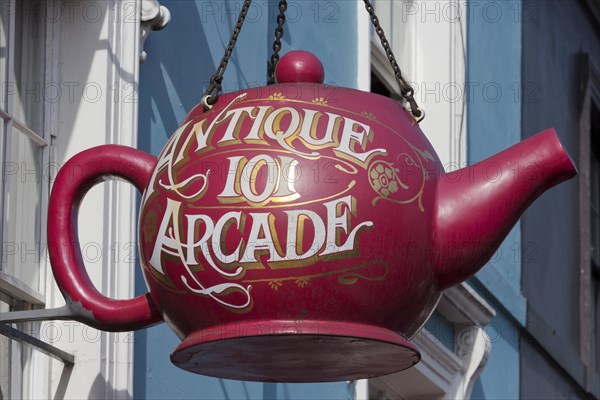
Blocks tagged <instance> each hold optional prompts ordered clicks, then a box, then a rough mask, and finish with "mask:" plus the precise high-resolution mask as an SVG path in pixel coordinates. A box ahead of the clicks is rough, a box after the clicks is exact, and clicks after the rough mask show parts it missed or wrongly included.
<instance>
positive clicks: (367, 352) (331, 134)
mask: <svg viewBox="0 0 600 400" xmlns="http://www.w3.org/2000/svg"><path fill="white" fill-rule="evenodd" d="M286 62H287V59H286V58H285V57H284V58H282V60H281V61H280V63H283V66H285V65H286ZM307 63H308V64H311V63H312V64H314V63H313V61H310V60H308V61H307ZM292 64H294V63H293V62H292ZM281 68H283V67H281ZM277 71H280V69H278V70H277ZM307 76H309V78H302V74H298V73H296V72H294V73H290V76H289V77H287V78H285V79H279V78H280V77H278V81H280V82H281V81H287V82H295V83H285V84H277V85H273V86H268V87H261V88H253V89H248V90H244V91H240V92H235V93H230V94H224V95H222V96H221V97H220V98H219V100H218V102H217V103H216V105H215V106H214V107H213V108H212V109H211V110H210V111H209V112H205V111H204V109H203V107H202V106H201V105H199V106H197V107H196V108H195V109H194V110H192V112H191V113H190V114H189V115H188V116H187V118H186V120H185V121H184V122H183V124H182V126H181V127H180V128H179V129H178V130H177V131H176V132H175V133H174V135H173V136H172V137H171V139H170V141H169V142H168V143H167V145H166V146H165V148H164V149H163V151H162V153H161V154H160V156H159V158H158V161H156V160H155V159H154V158H152V157H150V156H145V155H143V154H142V153H140V152H138V151H135V150H124V149H123V148H122V147H116V146H112V147H111V146H104V147H101V148H98V149H92V150H89V151H87V152H84V153H82V154H80V155H78V156H76V157H75V158H74V159H73V160H71V161H70V162H69V164H67V165H66V166H65V167H64V168H63V170H64V169H65V168H66V169H67V170H69V169H72V167H71V165H73V164H74V165H77V164H87V163H91V164H93V165H98V166H99V168H98V169H97V170H95V172H93V173H86V174H84V175H82V176H81V177H78V178H77V179H75V180H73V179H72V178H69V177H68V175H66V174H68V172H63V170H61V173H60V174H59V179H57V181H56V182H55V187H54V190H53V194H52V198H51V213H50V220H49V232H48V235H49V238H52V243H53V245H54V246H57V247H58V248H60V247H61V244H63V243H74V242H76V224H74V222H72V221H75V219H74V216H75V215H76V209H77V205H78V204H79V201H80V199H81V197H82V196H83V195H84V194H85V192H86V191H87V189H89V187H91V186H92V185H93V184H94V183H95V182H97V181H98V180H99V179H104V177H106V176H108V175H118V176H121V177H125V178H126V179H128V180H130V181H131V182H132V183H134V184H135V185H136V187H138V189H140V190H142V189H144V188H145V190H144V194H143V197H142V203H141V210H140V220H139V238H140V243H139V246H140V256H141V261H142V266H143V270H144V275H145V278H146V283H147V285H148V288H149V291H150V295H149V296H150V297H151V300H150V299H149V297H148V296H146V297H141V298H137V299H134V300H127V301H114V300H110V299H106V298H104V297H102V296H101V295H99V293H97V291H96V290H95V289H94V288H93V287H92V285H91V284H90V282H89V278H88V277H87V274H86V273H85V270H84V268H83V265H82V263H81V256H80V255H79V249H78V248H77V246H75V247H71V248H70V249H69V250H63V251H61V252H58V253H56V254H55V255H54V256H53V257H52V259H51V260H52V265H53V269H54V272H55V276H56V277H57V281H58V282H59V285H60V286H61V288H62V290H63V293H65V297H67V299H68V301H69V303H70V304H78V306H77V308H76V309H77V310H78V311H79V312H80V313H81V315H82V320H84V321H85V322H86V323H90V324H92V325H94V326H97V327H100V328H102V329H109V330H122V329H135V328H138V327H142V326H146V325H149V324H151V323H154V322H156V321H157V320H158V313H160V315H161V316H162V318H163V319H164V320H165V321H166V322H168V323H169V325H170V326H171V327H172V328H173V329H174V331H175V332H176V333H177V334H178V336H179V337H180V338H181V339H182V341H183V342H182V343H181V344H180V345H179V346H178V347H177V349H176V350H175V351H174V353H173V354H172V356H171V359H172V361H173V362H174V363H175V364H176V365H178V366H180V367H182V368H184V369H187V370H189V371H193V372H197V373H202V374H206V375H213V376H218V377H223V378H231V379H242V380H260V381H290V382H291V381H294V382H314V381H333V380H349V379H360V378H367V377H373V376H379V375H384V374H389V373H393V372H396V371H398V370H402V369H404V368H408V367H410V366H412V365H414V364H415V363H416V362H418V360H419V358H420V356H419V353H418V351H417V350H416V349H415V348H414V346H412V345H411V343H410V342H409V339H410V338H411V337H412V336H413V335H414V334H415V333H416V332H417V331H418V329H419V328H420V327H421V326H422V325H423V323H424V322H425V321H426V319H427V318H428V316H429V315H430V314H431V312H432V311H433V309H434V307H435V305H436V304H437V302H438V300H439V297H440V294H441V291H442V290H443V289H444V288H447V287H449V286H452V285H454V284H457V283H459V282H461V281H462V280H464V279H466V278H467V277H469V276H471V275H472V274H474V273H475V272H476V271H477V270H478V269H479V268H480V267H481V266H482V265H483V264H484V263H485V262H486V261H487V260H488V259H489V258H490V256H491V255H492V254H493V253H494V251H495V250H496V249H497V248H498V246H499V245H500V243H501V241H502V239H503V238H504V237H505V236H506V234H507V233H508V231H509V230H510V227H511V226H512V225H513V224H514V223H515V222H516V220H517V219H518V218H519V216H520V215H521V213H522V212H523V211H524V210H525V208H526V207H527V206H528V205H529V204H530V203H531V202H532V201H533V200H534V199H535V198H536V197H537V196H539V195H540V194H541V193H542V192H543V191H544V190H546V189H548V188H550V187H551V186H553V185H556V184H558V183H560V182H562V181H564V180H566V179H569V178H570V177H572V176H574V175H575V174H576V169H575V167H574V165H573V163H572V162H571V160H570V158H569V157H568V156H567V155H566V153H565V151H564V150H563V148H562V147H561V146H560V143H559V142H558V139H557V137H556V134H555V133H554V132H553V131H552V130H547V131H545V132H543V133H541V134H539V135H537V136H535V137H533V138H531V139H528V140H526V141H524V142H522V143H520V144H517V145H515V146H513V147H511V148H510V149H508V150H506V151H504V152H502V153H500V154H498V155H496V156H494V157H492V158H490V159H488V160H485V161H483V162H481V163H479V164H477V165H475V166H472V167H470V168H468V169H464V170H459V171H456V172H453V173H450V174H445V173H444V171H443V167H442V165H441V163H440V160H439V159H438V157H437V156H436V154H435V152H434V150H433V148H432V146H431V144H430V143H429V142H428V141H427V139H426V137H425V135H424V134H423V132H422V131H421V130H420V128H419V126H418V125H417V124H416V123H415V122H414V120H413V118H412V117H411V115H410V113H408V112H407V111H406V110H405V109H404V108H403V107H402V106H400V105H399V104H398V103H397V102H395V101H392V100H390V99H389V98H385V97H382V96H378V95H375V94H370V93H365V92H360V91H357V90H352V89H346V88H340V87H334V86H327V85H323V84H320V83H317V82H298V80H307V79H314V80H317V81H319V79H317V78H319V75H318V74H314V73H311V74H309V75H307ZM130 164H131V165H130ZM125 166H128V168H125ZM492 173H493V174H492ZM157 310H158V311H157ZM130 315H131V317H129V316H130Z"/></svg>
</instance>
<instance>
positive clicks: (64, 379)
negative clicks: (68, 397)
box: [54, 365, 73, 400]
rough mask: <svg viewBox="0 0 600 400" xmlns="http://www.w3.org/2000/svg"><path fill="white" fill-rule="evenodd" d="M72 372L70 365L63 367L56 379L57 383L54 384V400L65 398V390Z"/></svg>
mask: <svg viewBox="0 0 600 400" xmlns="http://www.w3.org/2000/svg"><path fill="white" fill-rule="evenodd" d="M72 373H73V366H72V365H71V366H64V367H63V370H62V373H61V374H60V379H59V380H58V385H57V386H56V392H55V393H54V399H55V400H62V399H64V398H65V393H66V392H67V387H68V386H69V380H70V379H71V374H72Z"/></svg>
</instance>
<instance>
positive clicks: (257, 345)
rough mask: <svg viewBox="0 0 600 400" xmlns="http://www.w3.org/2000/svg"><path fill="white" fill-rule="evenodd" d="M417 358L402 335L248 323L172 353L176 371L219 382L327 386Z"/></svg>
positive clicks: (339, 326) (199, 334) (193, 338)
mask: <svg viewBox="0 0 600 400" xmlns="http://www.w3.org/2000/svg"><path fill="white" fill-rule="evenodd" d="M420 359H421V355H420V354H419V352H418V351H417V349H416V348H415V347H414V345H412V344H411V343H410V342H409V341H408V340H407V339H405V338H404V337H403V336H401V335H399V334H397V333H395V332H393V331H391V330H388V329H385V328H381V327H379V326H373V325H365V324H357V323H350V322H335V321H333V322H332V321H253V322H246V323H236V324H226V325H220V326H218V327H212V328H207V329H204V330H200V331H196V332H194V333H192V334H190V335H188V336H187V337H186V338H185V340H184V341H183V342H182V343H181V344H180V345H179V346H177V348H176V349H175V350H174V351H173V353H172V354H171V361H172V362H173V364H175V365H176V366H178V367H179V368H182V369H185V370H187V371H190V372H194V373H197V374H202V375H208V376H213V377H217V378H224V379H236V380H245V381H261V382H332V381H344V380H355V379H365V378H372V377H376V376H381V375H388V374H391V373H394V372H398V371H402V370H404V369H407V368H410V367H412V366H413V365H415V364H416V363H418V362H419V360H420Z"/></svg>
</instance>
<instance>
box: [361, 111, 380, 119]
mask: <svg viewBox="0 0 600 400" xmlns="http://www.w3.org/2000/svg"><path fill="white" fill-rule="evenodd" d="M360 115H362V116H363V117H365V118H368V119H370V120H371V121H377V117H376V116H375V114H373V113H372V112H368V111H363V112H361V113H360Z"/></svg>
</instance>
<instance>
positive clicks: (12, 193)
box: [2, 127, 43, 290]
mask: <svg viewBox="0 0 600 400" xmlns="http://www.w3.org/2000/svg"><path fill="white" fill-rule="evenodd" d="M9 135H10V149H8V150H10V161H9V162H7V163H5V174H4V177H5V182H4V185H5V189H4V190H5V192H6V194H5V198H4V207H5V218H6V219H5V222H6V223H5V224H4V231H5V232H4V237H5V243H4V245H3V253H4V254H3V257H2V269H3V271H4V272H6V273H7V274H10V275H12V276H14V277H16V278H18V279H20V280H22V281H23V282H25V283H26V284H27V285H29V286H30V287H31V288H32V289H34V290H39V265H40V257H41V251H40V247H41V246H40V239H41V236H40V235H41V225H42V221H41V215H42V213H41V207H42V201H41V194H42V183H43V182H42V174H41V172H42V148H41V147H39V145H37V144H36V143H35V142H33V141H32V140H30V139H29V138H28V137H27V136H25V135H24V134H22V133H21V132H19V131H18V130H17V129H15V128H14V127H13V129H12V131H11V132H10V133H9Z"/></svg>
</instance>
